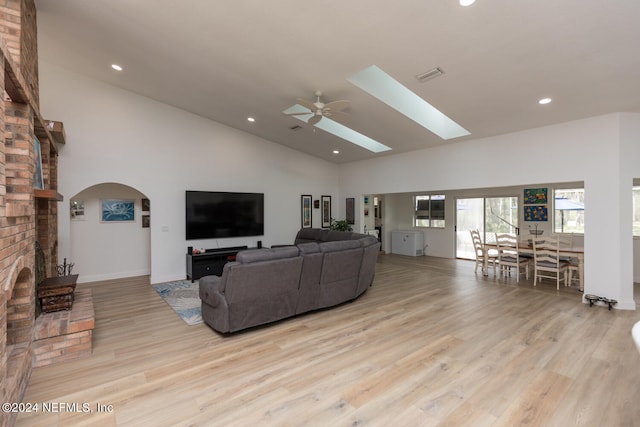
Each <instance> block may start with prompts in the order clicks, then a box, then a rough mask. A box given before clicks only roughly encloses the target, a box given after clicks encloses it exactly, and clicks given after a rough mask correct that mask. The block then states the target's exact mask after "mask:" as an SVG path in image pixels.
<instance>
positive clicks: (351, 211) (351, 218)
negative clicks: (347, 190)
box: [345, 197, 356, 224]
mask: <svg viewBox="0 0 640 427" xmlns="http://www.w3.org/2000/svg"><path fill="white" fill-rule="evenodd" d="M355 204H356V199H354V198H353V197H347V203H346V205H345V206H346V209H347V212H346V215H345V219H346V220H347V224H355V223H356V218H355V217H356V209H355Z"/></svg>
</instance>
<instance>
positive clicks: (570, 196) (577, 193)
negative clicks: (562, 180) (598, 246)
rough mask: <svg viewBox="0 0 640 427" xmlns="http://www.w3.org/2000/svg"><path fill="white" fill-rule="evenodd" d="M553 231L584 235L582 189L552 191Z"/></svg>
mask: <svg viewBox="0 0 640 427" xmlns="http://www.w3.org/2000/svg"><path fill="white" fill-rule="evenodd" d="M553 202H554V203H553V231H554V232H556V233H578V234H584V188H561V189H555V190H554V200H553Z"/></svg>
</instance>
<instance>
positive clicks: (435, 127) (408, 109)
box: [347, 65, 470, 139]
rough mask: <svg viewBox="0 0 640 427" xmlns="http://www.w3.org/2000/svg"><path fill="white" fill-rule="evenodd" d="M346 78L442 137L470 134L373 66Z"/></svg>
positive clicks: (448, 137)
mask: <svg viewBox="0 0 640 427" xmlns="http://www.w3.org/2000/svg"><path fill="white" fill-rule="evenodd" d="M347 80H348V81H349V82H351V83H352V84H354V85H355V86H357V87H359V88H360V89H362V90H364V91H365V92H367V93H368V94H369V95H371V96H373V97H375V98H377V99H379V100H380V101H382V102H384V103H385V104H387V105H388V106H390V107H391V108H393V109H395V110H396V111H398V112H400V113H402V114H404V115H405V116H407V117H409V118H410V119H411V120H413V121H414V122H416V123H418V124H419V125H421V126H423V127H424V128H425V129H427V130H429V131H430V132H433V133H435V134H436V135H438V136H439V137H440V138H442V139H452V138H458V137H461V136H467V135H470V133H469V131H467V130H466V129H464V128H463V127H462V126H460V125H459V124H457V123H456V122H454V121H453V120H451V119H450V118H449V117H447V116H446V115H444V114H443V113H442V112H440V111H439V110H438V109H437V108H435V107H434V106H432V105H431V104H429V103H428V102H427V101H425V100H424V99H422V98H420V97H419V96H418V95H416V94H415V93H413V92H411V91H410V90H409V89H407V88H406V87H405V86H403V85H402V84H401V83H400V82H398V81H397V80H395V79H394V78H393V77H391V76H390V75H388V74H387V73H385V72H384V71H382V70H381V69H380V68H379V67H377V66H375V65H372V66H370V67H368V68H365V69H364V70H362V71H360V72H358V73H356V74H354V75H353V76H351V77H349V78H348V79H347Z"/></svg>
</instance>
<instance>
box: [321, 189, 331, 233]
mask: <svg viewBox="0 0 640 427" xmlns="http://www.w3.org/2000/svg"><path fill="white" fill-rule="evenodd" d="M320 199H321V205H322V206H321V209H322V228H329V227H331V196H322V197H321V198H320Z"/></svg>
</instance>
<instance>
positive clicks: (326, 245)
mask: <svg viewBox="0 0 640 427" xmlns="http://www.w3.org/2000/svg"><path fill="white" fill-rule="evenodd" d="M319 246H320V251H322V252H336V251H344V250H346V249H355V248H361V247H362V243H360V242H359V241H357V240H338V241H335V242H322V243H320V245H319Z"/></svg>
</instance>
